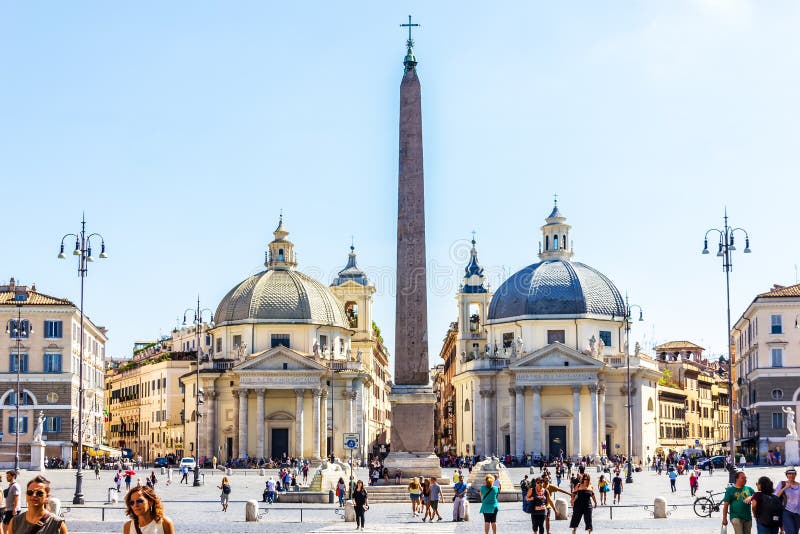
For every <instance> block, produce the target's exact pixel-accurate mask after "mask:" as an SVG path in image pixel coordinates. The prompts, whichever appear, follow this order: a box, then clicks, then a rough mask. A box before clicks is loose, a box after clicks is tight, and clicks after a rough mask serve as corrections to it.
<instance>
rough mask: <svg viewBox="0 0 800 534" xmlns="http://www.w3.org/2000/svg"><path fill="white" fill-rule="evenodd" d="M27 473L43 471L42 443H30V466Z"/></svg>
mask: <svg viewBox="0 0 800 534" xmlns="http://www.w3.org/2000/svg"><path fill="white" fill-rule="evenodd" d="M28 470H29V471H44V443H42V442H39V443H31V466H30V467H29V468H28Z"/></svg>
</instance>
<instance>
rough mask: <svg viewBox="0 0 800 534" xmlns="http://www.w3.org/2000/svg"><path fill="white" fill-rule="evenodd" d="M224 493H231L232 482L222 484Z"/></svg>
mask: <svg viewBox="0 0 800 534" xmlns="http://www.w3.org/2000/svg"><path fill="white" fill-rule="evenodd" d="M222 493H224V494H225V495H230V493H231V486H230V484H223V485H222Z"/></svg>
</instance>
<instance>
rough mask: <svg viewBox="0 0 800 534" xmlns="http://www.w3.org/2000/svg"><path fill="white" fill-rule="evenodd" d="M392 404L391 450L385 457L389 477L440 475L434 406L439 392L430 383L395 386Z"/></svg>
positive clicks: (391, 394)
mask: <svg viewBox="0 0 800 534" xmlns="http://www.w3.org/2000/svg"><path fill="white" fill-rule="evenodd" d="M389 402H390V403H391V404H392V432H391V438H392V441H391V444H392V452H390V453H389V455H388V456H387V457H386V458H385V459H384V461H383V465H384V467H387V468H388V469H389V476H390V477H394V476H395V473H397V471H401V472H402V478H403V479H404V480H405V479H409V478H411V477H441V476H442V468H441V466H440V464H439V458H438V457H437V456H436V455H435V454H433V408H434V405H435V403H436V395H434V394H433V388H431V387H430V386H408V385H395V386H394V387H392V391H391V393H389Z"/></svg>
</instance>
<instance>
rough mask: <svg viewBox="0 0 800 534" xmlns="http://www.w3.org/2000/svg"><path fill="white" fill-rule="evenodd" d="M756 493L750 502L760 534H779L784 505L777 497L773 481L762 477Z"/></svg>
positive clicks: (757, 484) (757, 483)
mask: <svg viewBox="0 0 800 534" xmlns="http://www.w3.org/2000/svg"><path fill="white" fill-rule="evenodd" d="M756 489H757V490H758V491H756V492H755V493H754V494H753V496H752V497H750V498H749V499H745V502H747V501H750V510H751V513H752V515H753V518H755V522H756V530H757V532H758V534H778V532H779V531H780V530H781V525H782V524H783V504H782V503H781V499H780V497H777V496H775V488H774V486H773V484H772V479H770V478H769V477H760V478H759V479H758V482H756Z"/></svg>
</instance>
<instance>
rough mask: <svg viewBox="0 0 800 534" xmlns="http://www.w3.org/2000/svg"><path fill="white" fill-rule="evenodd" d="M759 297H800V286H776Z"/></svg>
mask: <svg viewBox="0 0 800 534" xmlns="http://www.w3.org/2000/svg"><path fill="white" fill-rule="evenodd" d="M758 296H759V297H767V298H777V297H800V284H795V285H793V286H786V287H784V286H779V285H777V284H776V285H774V286H773V287H772V289H771V290H770V291H767V292H766V293H761V294H760V295H758Z"/></svg>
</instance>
